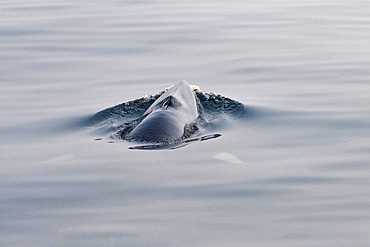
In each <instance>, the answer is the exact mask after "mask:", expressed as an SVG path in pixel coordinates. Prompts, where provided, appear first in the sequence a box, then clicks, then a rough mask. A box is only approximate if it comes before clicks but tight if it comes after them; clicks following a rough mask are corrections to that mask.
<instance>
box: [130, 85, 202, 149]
mask: <svg viewBox="0 0 370 247" xmlns="http://www.w3.org/2000/svg"><path fill="white" fill-rule="evenodd" d="M198 115H199V113H198V106H197V102H196V99H195V95H194V92H193V89H192V88H191V87H190V85H189V84H188V83H187V82H186V81H181V82H179V83H177V84H176V85H174V86H173V87H172V88H170V89H169V90H167V91H166V92H165V93H163V94H162V95H161V96H160V97H159V98H158V99H157V100H156V101H155V102H154V103H153V104H152V105H151V106H150V107H149V108H148V109H147V110H146V111H145V113H144V114H143V119H142V121H141V122H140V123H139V124H138V125H137V126H136V127H135V128H134V129H133V130H132V132H131V133H130V134H129V135H128V136H127V139H130V140H135V141H138V142H147V143H168V142H171V141H176V140H180V139H181V138H182V137H183V136H184V134H185V132H186V130H187V127H188V126H189V124H191V123H192V122H193V121H194V120H195V119H196V118H197V117H198Z"/></svg>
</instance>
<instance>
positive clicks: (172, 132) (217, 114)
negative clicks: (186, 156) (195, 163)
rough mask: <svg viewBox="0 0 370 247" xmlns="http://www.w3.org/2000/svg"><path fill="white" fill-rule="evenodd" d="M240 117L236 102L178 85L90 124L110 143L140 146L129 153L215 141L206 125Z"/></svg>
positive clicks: (110, 111) (100, 115)
mask: <svg viewBox="0 0 370 247" xmlns="http://www.w3.org/2000/svg"><path fill="white" fill-rule="evenodd" d="M243 114H244V105H243V104H241V103H240V102H237V101H235V100H232V99H229V98H227V97H224V96H222V95H218V94H215V93H207V92H202V91H200V90H199V89H198V88H196V87H194V86H193V87H192V86H190V85H189V84H188V83H187V82H186V81H181V82H179V83H177V84H175V85H174V86H172V87H171V88H169V89H167V90H164V91H162V92H160V93H158V94H156V95H151V96H146V97H143V98H139V99H136V100H133V101H129V102H126V103H122V104H120V105H117V106H114V107H111V108H107V109H105V110H103V111H100V112H98V113H96V114H95V115H94V116H93V118H92V121H93V123H94V125H95V126H96V127H98V128H99V129H100V130H103V131H105V132H108V133H110V134H111V137H112V138H113V139H116V140H126V141H130V142H135V143H140V144H141V145H140V146H135V147H130V148H131V149H163V148H170V149H173V148H178V147H181V146H184V145H186V144H188V143H191V142H194V141H203V140H208V139H212V138H216V137H219V136H221V134H219V133H216V134H215V133H212V134H209V133H208V132H209V131H208V130H207V125H209V124H210V123H212V122H213V121H216V120H219V119H224V120H225V119H227V118H230V117H231V118H238V117H241V116H242V115H243ZM204 134H206V135H204ZM202 135H203V136H202ZM143 144H144V145H143Z"/></svg>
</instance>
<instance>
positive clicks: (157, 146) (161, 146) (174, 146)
mask: <svg viewBox="0 0 370 247" xmlns="http://www.w3.org/2000/svg"><path fill="white" fill-rule="evenodd" d="M220 136H221V134H209V135H205V136H201V137H197V138H191V139H187V140H183V141H179V142H175V143H160V144H148V145H140V146H133V147H129V149H142V150H148V149H149V150H155V149H177V148H181V147H183V146H186V145H188V144H189V143H191V142H197V141H200V142H201V141H206V140H210V139H214V138H217V137H220Z"/></svg>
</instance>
